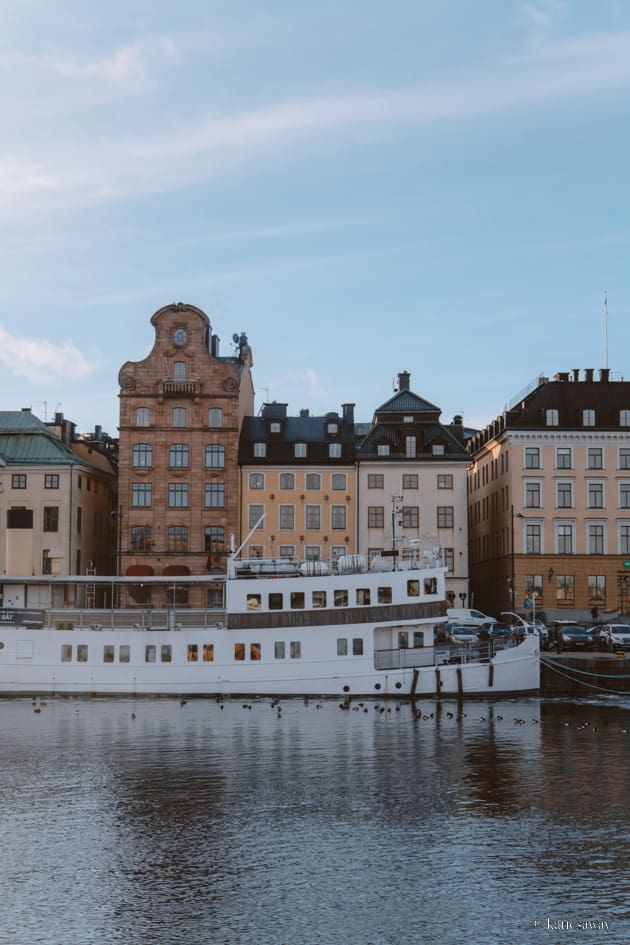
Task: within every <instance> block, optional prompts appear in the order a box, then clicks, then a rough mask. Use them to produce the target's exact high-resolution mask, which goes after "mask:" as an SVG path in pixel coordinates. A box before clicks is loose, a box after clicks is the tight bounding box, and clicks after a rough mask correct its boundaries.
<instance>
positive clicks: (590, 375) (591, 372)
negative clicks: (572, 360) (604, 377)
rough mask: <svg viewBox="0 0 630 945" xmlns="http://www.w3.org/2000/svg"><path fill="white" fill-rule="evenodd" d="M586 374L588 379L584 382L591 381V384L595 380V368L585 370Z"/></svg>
mask: <svg viewBox="0 0 630 945" xmlns="http://www.w3.org/2000/svg"><path fill="white" fill-rule="evenodd" d="M584 373H585V374H586V377H585V378H584V380H585V381H591V382H592V380H593V374H594V373H595V371H594V370H593V368H592V367H587V368H586V369H585V371H584Z"/></svg>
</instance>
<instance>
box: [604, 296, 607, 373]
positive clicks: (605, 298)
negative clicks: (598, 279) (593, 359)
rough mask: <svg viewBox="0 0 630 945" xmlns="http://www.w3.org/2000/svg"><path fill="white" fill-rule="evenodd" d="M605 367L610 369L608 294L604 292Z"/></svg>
mask: <svg viewBox="0 0 630 945" xmlns="http://www.w3.org/2000/svg"><path fill="white" fill-rule="evenodd" d="M604 355H605V358H604V360H605V362H606V363H605V364H604V367H605V368H607V367H608V292H607V291H606V290H604Z"/></svg>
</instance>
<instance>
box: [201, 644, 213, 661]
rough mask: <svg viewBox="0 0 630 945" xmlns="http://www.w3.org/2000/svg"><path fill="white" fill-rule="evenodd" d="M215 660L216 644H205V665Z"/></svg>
mask: <svg viewBox="0 0 630 945" xmlns="http://www.w3.org/2000/svg"><path fill="white" fill-rule="evenodd" d="M213 660H214V643H204V645H203V661H204V663H212V661H213Z"/></svg>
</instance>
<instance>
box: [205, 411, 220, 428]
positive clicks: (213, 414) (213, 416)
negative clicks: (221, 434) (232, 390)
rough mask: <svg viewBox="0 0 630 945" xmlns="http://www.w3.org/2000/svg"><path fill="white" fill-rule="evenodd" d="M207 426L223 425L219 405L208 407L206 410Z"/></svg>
mask: <svg viewBox="0 0 630 945" xmlns="http://www.w3.org/2000/svg"><path fill="white" fill-rule="evenodd" d="M208 426H209V427H222V426H223V411H222V409H221V408H220V407H210V409H209V410H208Z"/></svg>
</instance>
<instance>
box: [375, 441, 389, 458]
mask: <svg viewBox="0 0 630 945" xmlns="http://www.w3.org/2000/svg"><path fill="white" fill-rule="evenodd" d="M376 452H377V455H378V456H389V443H379V444H378V447H377V450H376Z"/></svg>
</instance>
